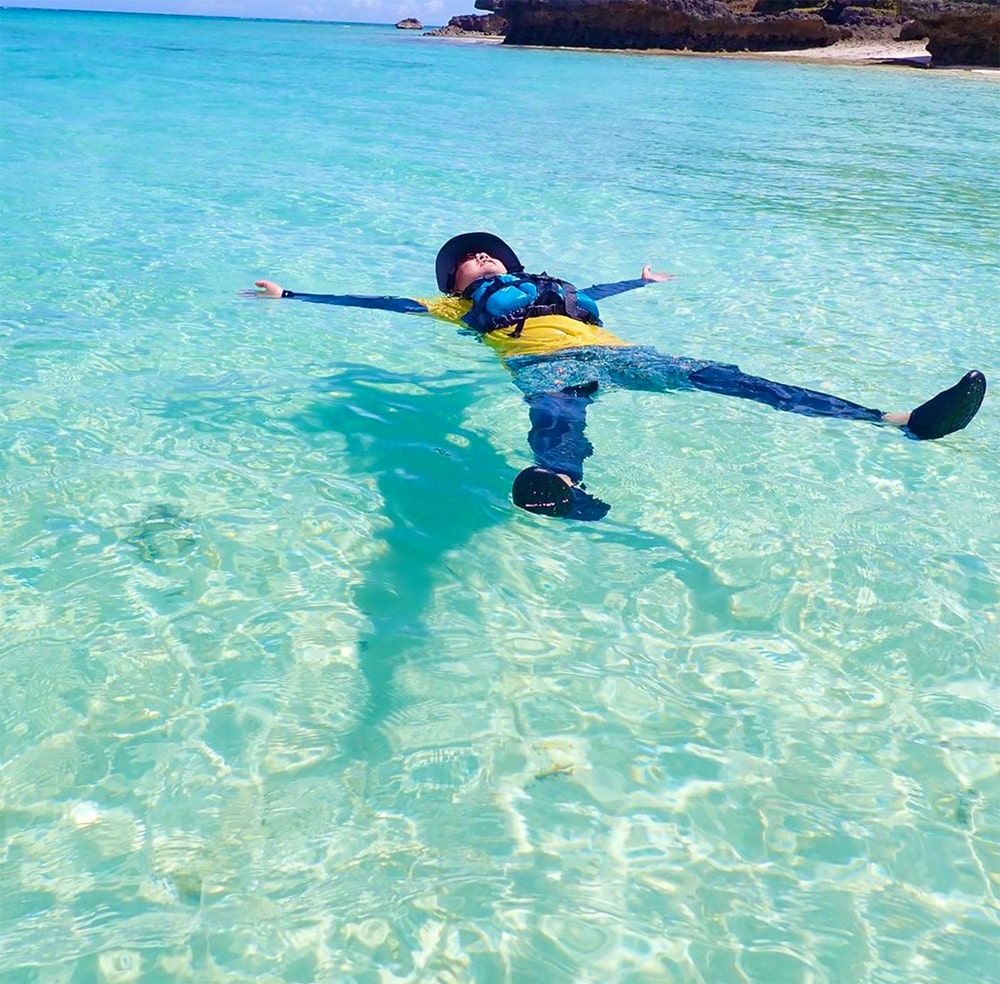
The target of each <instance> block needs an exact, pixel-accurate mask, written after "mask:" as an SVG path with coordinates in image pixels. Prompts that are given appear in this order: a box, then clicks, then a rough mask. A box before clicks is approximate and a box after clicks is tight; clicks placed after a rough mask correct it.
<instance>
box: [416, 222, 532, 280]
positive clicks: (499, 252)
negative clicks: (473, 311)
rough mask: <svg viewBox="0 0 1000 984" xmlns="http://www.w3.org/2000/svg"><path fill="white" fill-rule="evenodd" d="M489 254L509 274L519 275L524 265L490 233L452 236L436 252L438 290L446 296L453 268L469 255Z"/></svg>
mask: <svg viewBox="0 0 1000 984" xmlns="http://www.w3.org/2000/svg"><path fill="white" fill-rule="evenodd" d="M479 252H483V253H489V254H490V256H494V257H496V258H497V259H498V260H499V261H500V262H501V263H502V264H503V265H504V266H505V267H506V268H507V271H508V272H509V273H520V272H521V271H522V270H523V269H524V265H523V264H522V263H521V261H520V260H519V259H518V258H517V254H516V253H515V252H514V250H512V249H511V248H510V247H509V246H508V245H507V244H506V243H505V242H504V241H503V240H502V239H501V238H500V237H499V236H494V235H493V233H492V232H463V233H462V234H461V235H460V236H453V237H452V238H451V239H449V240H448V242H446V243H445V244H444V245H443V246H442V247H441V249H439V250H438V255H437V260H436V261H435V264H434V269H435V272H436V273H437V285H438V289H439V290H440V291H441V292H442V293H445V294H447V293H448V292H449V291H450V290H451V288H452V286H453V284H454V282H455V267H456V266H458V261H459V260H460V259H462V257H463V256H468V255H469V253H479Z"/></svg>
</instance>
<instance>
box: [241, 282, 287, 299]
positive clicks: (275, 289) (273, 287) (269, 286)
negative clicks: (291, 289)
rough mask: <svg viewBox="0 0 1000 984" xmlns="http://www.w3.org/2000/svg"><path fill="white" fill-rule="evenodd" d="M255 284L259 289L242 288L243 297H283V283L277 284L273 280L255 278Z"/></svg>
mask: <svg viewBox="0 0 1000 984" xmlns="http://www.w3.org/2000/svg"><path fill="white" fill-rule="evenodd" d="M254 286H255V287H259V288H260V289H259V290H241V291H240V296H241V297H281V291H282V287H281V284H276V283H275V282H274V281H273V280H255V281H254Z"/></svg>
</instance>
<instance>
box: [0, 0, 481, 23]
mask: <svg viewBox="0 0 1000 984" xmlns="http://www.w3.org/2000/svg"><path fill="white" fill-rule="evenodd" d="M6 3H7V5H8V6H11V7H36V8H39V9H46V10H113V11H131V12H135V13H143V14H197V15H201V16H206V17H274V18H277V19H279V20H285V19H290V20H324V21H363V22H366V23H369V24H395V23H396V21H399V20H402V19H403V18H404V17H416V18H417V20H419V21H420V22H421V23H423V24H424V25H427V26H437V25H440V24H447V23H448V19H449V18H450V17H454V16H455V15H456V14H475V13H481V12H482V11H477V10H476V9H475V0H147V2H142V0H131V2H129V0H6Z"/></svg>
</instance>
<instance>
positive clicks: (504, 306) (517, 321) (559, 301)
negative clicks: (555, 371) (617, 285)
mask: <svg viewBox="0 0 1000 984" xmlns="http://www.w3.org/2000/svg"><path fill="white" fill-rule="evenodd" d="M462 296H463V297H465V298H467V299H468V300H470V301H472V309H471V310H470V311H469V312H468V313H467V314H466V315H465V316H464V317H463V318H462V321H463V322H464V323H465V324H466V325H468V327H470V328H472V329H473V330H474V331H476V332H479V333H481V334H483V335H486V334H488V333H489V332H491V331H496V330H497V329H499V328H513V329H514V330H513V331H512V332H511V333H510V334H511V337H513V338H517V337H518V336H519V335H520V334H521V331H522V329H523V328H524V322H525V320H526V319H528V318H539V317H543V316H545V315H550V314H562V315H566V317H569V318H573V319H574V320H575V321H582V322H584V324H588V325H599V324H601V316H600V312H599V311H598V310H597V304H596V302H595V301H594V300H593V299H592V298H590V297H588V296H587V295H586V294H580V293H578V291H577V289H576V287H574V286H573V285H572V284H571V283H567V282H566V281H565V280H557V279H556V278H555V277H550V276H549V275H548V274H547V273H540V274H532V273H501V274H498V275H497V276H494V277H482V278H480V279H479V280H476V281H473V282H472V283H471V284H469V286H468V287H466V288H465V290H464V291H463V292H462Z"/></svg>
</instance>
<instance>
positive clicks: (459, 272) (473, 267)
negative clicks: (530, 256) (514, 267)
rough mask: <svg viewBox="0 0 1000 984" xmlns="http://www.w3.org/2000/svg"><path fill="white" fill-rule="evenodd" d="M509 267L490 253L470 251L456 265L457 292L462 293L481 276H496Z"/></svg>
mask: <svg viewBox="0 0 1000 984" xmlns="http://www.w3.org/2000/svg"><path fill="white" fill-rule="evenodd" d="M506 272H507V268H506V267H505V266H504V265H503V264H502V263H501V262H500V261H499V260H498V259H497V258H496V257H495V256H490V254H489V253H483V252H478V253H469V254H467V255H466V256H463V257H462V258H461V259H460V260H459V261H458V265H457V266H456V267H455V286H454V290H455V293H456V294H461V293H462V291H463V290H465V288H466V287H468V286H469V284H471V283H472V282H473V281H475V280H479V279H480V277H495V276H497V275H498V274H501V273H506Z"/></svg>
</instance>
